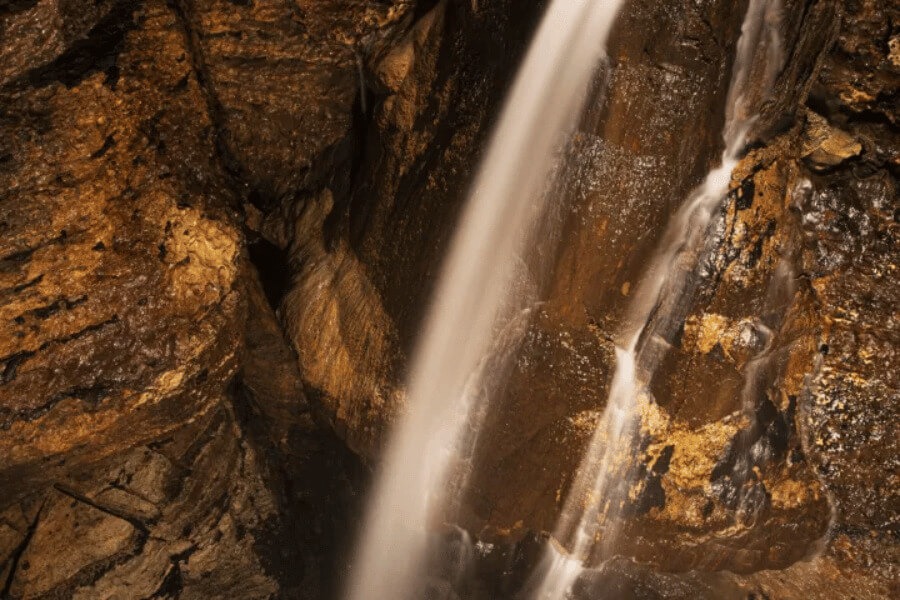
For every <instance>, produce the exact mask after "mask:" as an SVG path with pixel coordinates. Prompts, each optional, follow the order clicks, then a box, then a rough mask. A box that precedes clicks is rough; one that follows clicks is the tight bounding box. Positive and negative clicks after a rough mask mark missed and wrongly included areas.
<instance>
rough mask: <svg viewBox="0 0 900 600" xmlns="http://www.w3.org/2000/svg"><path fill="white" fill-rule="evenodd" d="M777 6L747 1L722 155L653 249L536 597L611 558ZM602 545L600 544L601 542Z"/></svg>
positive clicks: (764, 73)
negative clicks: (637, 445)
mask: <svg viewBox="0 0 900 600" xmlns="http://www.w3.org/2000/svg"><path fill="white" fill-rule="evenodd" d="M779 8H780V7H779V5H778V0H750V4H749V6H748V9H747V13H746V16H745V18H744V23H743V26H742V28H741V36H740V40H739V41H738V47H737V53H736V57H735V62H734V67H733V72H732V78H731V82H730V87H729V91H728V98H727V103H726V111H727V112H726V124H725V128H724V132H723V137H724V141H725V150H724V152H723V154H722V157H721V161H720V165H719V166H718V167H716V168H714V169H713V170H711V171H710V172H709V173H708V175H707V176H706V178H705V180H704V181H703V183H702V184H701V185H700V186H699V187H698V188H697V189H695V190H694V191H693V192H692V193H691V195H690V196H689V198H688V200H687V201H686V202H685V203H684V205H683V206H682V207H681V208H680V209H679V211H678V212H677V213H676V215H675V216H674V218H673V219H672V221H671V222H670V223H669V224H668V226H667V228H666V232H665V233H664V235H663V238H662V240H661V243H660V245H659V249H658V250H657V252H656V254H655V257H654V259H653V260H652V262H651V264H650V265H649V268H648V269H647V272H646V275H645V276H644V277H643V279H642V281H641V282H640V284H639V286H638V289H637V290H636V293H635V295H634V296H633V300H632V302H631V305H630V306H629V309H628V314H627V317H626V327H625V331H624V335H622V338H621V339H624V340H625V343H624V344H621V345H618V346H617V347H616V371H615V374H614V376H613V379H612V383H611V385H610V391H609V396H608V400H607V405H606V408H605V410H604V414H603V416H602V418H601V421H600V423H599V425H598V427H597V429H596V430H595V432H594V434H593V437H592V439H591V442H590V444H589V446H588V447H587V449H586V452H585V454H584V457H583V459H582V462H581V465H580V467H579V470H578V473H577V475H576V479H575V481H574V483H573V486H572V488H571V489H570V491H569V494H568V496H567V498H566V503H565V506H564V509H563V511H562V513H561V514H560V516H559V518H558V520H557V525H556V527H555V531H554V538H555V540H559V543H561V544H565V548H564V549H563V548H561V547H557V546H556V545H555V544H554V545H551V546H550V547H549V548H548V550H547V555H546V556H545V559H544V562H543V564H542V565H541V566H540V567H539V569H538V571H537V572H536V573H535V574H534V576H533V577H532V580H531V581H530V582H529V584H528V585H527V586H526V589H527V594H528V595H529V596H530V597H532V598H534V600H561V599H563V598H566V597H567V596H568V595H569V594H570V592H571V589H572V586H573V585H574V583H575V582H576V581H577V579H578V578H579V576H580V575H581V574H582V573H583V572H584V569H585V567H584V564H585V561H587V560H588V559H589V558H590V559H592V561H591V562H594V563H596V562H597V561H598V560H599V561H602V560H603V559H605V558H609V557H610V556H612V555H613V554H614V543H615V538H616V522H617V508H618V504H620V503H621V500H622V498H621V497H619V496H618V493H617V491H616V490H618V489H622V486H621V485H619V484H620V483H621V481H620V480H621V479H622V478H623V477H625V471H626V469H627V468H628V466H629V465H630V464H631V459H632V457H633V452H634V442H635V437H636V433H637V426H638V424H639V418H640V410H641V406H642V405H646V404H647V403H648V402H651V401H652V399H651V398H650V392H649V390H648V389H647V387H646V386H647V383H648V382H649V381H650V378H651V376H652V374H653V372H654V370H655V369H656V367H657V365H658V364H659V362H660V360H661V359H662V357H663V356H664V353H665V352H666V351H667V349H668V344H667V343H666V341H665V340H666V339H667V338H669V337H670V336H669V335H667V334H668V333H670V332H671V329H672V328H674V327H677V326H678V324H679V323H680V322H681V321H683V319H684V317H685V316H686V313H687V311H688V310H689V306H690V302H691V300H692V298H693V295H694V294H693V293H694V291H695V290H696V287H697V284H698V281H697V280H698V277H696V276H695V274H694V269H695V267H696V265H697V264H698V262H699V261H698V258H699V257H700V256H701V255H702V253H703V248H704V245H705V241H706V237H707V231H708V229H709V224H710V220H711V218H712V216H713V214H715V212H716V209H717V208H718V207H719V206H720V204H721V203H722V201H723V200H724V199H725V197H726V195H727V193H728V189H729V183H730V180H731V172H732V170H733V169H734V168H735V166H736V165H737V163H738V160H739V158H740V153H741V152H742V151H743V149H744V147H745V145H746V142H747V134H748V131H749V129H750V127H751V126H752V125H753V122H754V120H755V116H754V111H755V110H757V109H758V108H759V106H760V103H761V101H762V99H763V98H764V96H765V95H766V94H767V93H768V92H769V91H771V87H772V84H773V82H774V79H775V75H776V74H777V72H778V69H779V68H780V66H781V64H782V60H783V59H782V52H781V47H780V42H779V40H780V38H779V34H778V26H779ZM598 540H599V543H598Z"/></svg>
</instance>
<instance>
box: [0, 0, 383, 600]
mask: <svg viewBox="0 0 900 600" xmlns="http://www.w3.org/2000/svg"><path fill="white" fill-rule="evenodd" d="M292 6H294V5H293V4H288V3H281V4H278V3H274V4H272V5H271V6H270V7H268V11H266V10H264V9H265V8H266V7H264V6H262V5H261V3H256V7H257V9H259V10H260V11H262V15H261V16H252V15H247V14H235V13H233V12H232V9H231V7H232V5H231V4H229V5H228V6H223V7H219V8H220V9H221V10H220V11H219V14H218V17H217V18H218V19H222V20H224V21H228V22H230V23H235V22H236V21H239V23H238V25H240V26H241V27H242V28H243V31H242V32H239V33H238V34H236V35H234V36H231V35H230V34H225V35H223V36H219V35H218V33H219V32H218V30H217V31H216V32H214V33H211V34H208V35H204V34H205V32H204V30H202V29H201V28H200V25H201V24H202V23H200V22H199V20H198V21H195V18H196V17H195V14H197V13H196V11H198V10H199V8H198V7H195V6H194V5H191V4H188V3H177V2H163V1H157V0H147V1H145V2H143V1H131V0H120V1H118V2H96V3H94V2H91V3H81V2H58V1H56V0H40V1H34V2H29V1H25V2H11V3H3V4H0V55H2V61H0V64H2V83H0V139H2V151H0V323H2V325H0V514H2V516H0V597H3V598H76V597H77V598H122V597H127V598H176V597H177V598H211V597H229V598H268V597H289V598H324V597H332V596H334V594H335V590H336V589H337V586H338V585H339V580H338V579H337V578H338V576H339V573H340V570H339V568H338V564H339V562H340V561H339V554H338V552H339V551H340V552H342V551H343V547H344V544H345V543H346V541H345V540H346V539H347V538H348V537H349V536H350V534H351V531H352V527H353V522H354V520H353V519H354V518H353V516H352V515H353V514H355V513H356V512H357V506H356V503H357V500H356V498H357V495H356V494H357V491H358V489H359V485H360V484H361V482H362V481H363V480H364V478H365V474H364V473H363V472H362V471H360V470H359V469H360V467H359V465H358V463H357V461H356V459H355V458H354V457H353V456H351V455H350V454H349V452H348V451H347V450H346V449H345V448H344V446H343V444H341V443H340V442H339V441H338V440H337V439H336V438H335V437H334V436H333V434H331V432H330V431H328V430H327V429H323V428H322V427H320V426H319V425H317V424H316V421H315V420H314V418H313V416H312V414H311V412H310V408H309V405H308V404H307V403H306V400H305V397H304V394H303V384H302V381H301V379H300V374H299V371H298V368H297V363H296V355H295V353H294V351H293V350H292V349H291V348H290V346H288V345H287V343H286V341H285V339H284V337H283V334H282V330H281V328H280V325H279V323H278V320H277V318H276V317H275V314H274V311H273V308H272V306H271V304H270V299H272V298H277V290H278V286H277V281H275V282H274V283H273V281H271V280H270V279H269V278H266V279H265V282H264V284H262V283H261V282H260V281H259V277H258V276H257V274H256V272H255V271H256V269H255V268H254V266H253V265H251V263H250V261H249V260H248V259H249V258H250V257H251V256H252V257H253V258H254V259H257V260H260V258H259V257H260V255H262V256H263V257H269V256H273V257H274V258H275V260H278V259H279V256H280V255H279V254H278V251H277V249H275V250H272V248H271V247H270V246H266V245H262V246H261V248H262V254H261V253H260V251H259V249H258V246H250V247H249V248H248V240H250V241H255V240H258V236H256V237H255V234H254V233H253V232H252V231H250V230H247V229H246V228H245V226H244V220H245V214H244V212H243V211H242V210H241V207H242V204H243V203H247V205H248V206H252V202H258V203H260V204H262V202H261V201H260V200H258V199H259V198H268V197H270V196H269V195H267V194H270V191H269V190H271V189H273V188H272V186H274V185H275V184H271V185H270V186H269V187H268V188H265V189H263V188H264V186H263V185H262V184H260V183H259V181H277V180H279V177H281V176H282V175H283V174H284V173H288V172H293V171H294V167H295V166H296V165H297V164H309V163H311V161H312V160H313V159H314V158H315V156H314V155H317V154H319V153H325V152H326V151H325V150H323V146H324V145H326V144H327V143H331V140H333V139H334V138H336V137H340V135H342V133H341V132H338V133H337V134H329V135H330V137H329V136H328V135H325V134H319V135H311V134H309V131H310V130H312V129H315V128H316V127H318V129H319V130H322V131H324V130H326V129H327V128H328V123H327V122H323V123H319V124H318V125H316V127H313V126H310V125H308V123H306V122H305V121H303V122H301V121H302V120H300V121H296V122H294V124H293V126H292V128H284V127H283V124H284V123H283V118H282V117H281V116H280V115H279V114H273V113H271V112H270V113H264V114H261V117H263V119H262V121H263V122H267V123H270V125H271V129H272V130H273V131H278V132H283V134H284V135H285V136H286V138H288V139H292V140H293V141H292V145H291V147H286V145H285V144H284V142H283V140H280V141H271V142H266V144H265V147H272V148H278V149H280V150H283V152H284V156H289V157H290V158H291V159H292V160H294V161H295V163H291V164H284V163H283V162H281V163H280V162H277V161H276V160H275V159H274V158H272V157H262V158H260V159H259V160H257V161H256V162H254V161H253V160H249V159H247V160H245V161H244V162H245V163H246V165H243V163H240V162H238V158H240V157H237V158H236V157H235V155H237V154H238V153H237V150H231V149H230V148H231V147H232V146H234V144H240V143H242V139H241V137H240V135H241V132H240V131H238V132H236V133H235V132H233V131H232V130H231V129H229V127H228V125H229V123H228V122H227V121H226V119H227V118H228V116H229V115H231V114H233V112H236V111H238V110H239V108H240V107H237V108H232V113H230V112H227V111H225V109H223V108H222V106H229V102H228V101H229V98H228V97H227V94H226V93H225V92H223V91H221V90H223V89H225V88H227V86H226V84H225V83H224V82H219V83H218V87H217V88H215V89H214V88H213V87H212V85H211V81H213V79H214V78H213V77H212V75H213V74H217V73H219V72H220V71H217V70H216V69H215V65H216V55H215V52H214V48H207V47H200V46H201V43H202V42H204V41H205V42H207V45H209V40H210V39H212V40H215V39H220V38H224V39H230V40H235V39H241V38H242V37H244V36H246V37H248V38H251V39H252V38H258V39H273V38H278V39H280V40H281V44H282V45H283V46H290V47H291V48H292V49H297V48H298V47H299V46H301V45H302V44H298V40H299V41H302V40H306V41H305V44H306V52H307V53H308V54H309V53H313V54H314V52H313V51H314V50H315V49H316V48H318V43H317V42H316V41H315V40H312V41H311V38H309V37H308V36H307V37H305V38H304V37H303V36H304V35H305V34H303V33H302V31H303V27H304V26H303V24H302V23H301V24H300V25H298V24H297V23H296V22H293V21H291V22H292V23H294V27H295V29H294V30H292V31H288V32H285V31H284V30H283V28H282V29H279V30H276V31H275V33H273V34H271V35H270V34H269V33H267V26H269V25H271V22H277V21H278V20H279V19H280V17H281V16H284V15H288V16H289V15H291V14H292V11H296V7H295V6H294V7H293V8H292ZM380 8H381V7H380V6H379V7H376V9H380ZM338 9H339V7H338V8H336V9H335V10H338ZM353 9H354V10H363V11H365V10H367V8H366V7H365V6H362V5H357V6H355V7H353ZM234 10H237V9H234ZM376 12H377V11H376ZM266 16H268V18H269V21H270V23H269V24H268V25H267V22H266V19H265V18H264V17H266ZM301 16H302V15H301ZM226 17H228V18H226ZM316 18H325V17H324V16H320V17H316ZM345 18H346V19H348V20H349V22H351V23H357V22H360V19H357V18H356V17H352V18H350V17H349V16H347V15H345ZM229 19H230V20H229ZM310 19H311V20H312V21H314V20H315V19H314V18H312V17H310ZM212 20H213V21H216V14H215V13H213V18H212ZM301 20H302V19H301ZM378 22H379V23H381V22H382V21H378ZM195 27H197V29H195ZM216 27H217V28H218V29H221V27H222V26H220V25H216ZM236 27H238V26H236ZM238 28H240V27H238ZM279 36H280V37H279ZM301 50H302V49H301ZM269 54H275V51H274V50H273V49H272V48H263V49H262V50H260V49H259V48H258V47H256V46H250V44H249V42H248V47H247V48H245V52H244V54H241V53H240V52H236V53H235V55H234V56H229V55H226V56H224V57H221V58H219V59H218V60H219V61H220V63H221V64H223V65H227V66H228V67H229V68H237V66H240V65H241V64H243V65H244V67H246V68H247V69H248V70H251V69H256V70H258V69H259V64H260V61H261V60H262V62H265V61H267V60H270V58H269V57H268V55H269ZM271 61H272V62H273V63H274V64H275V65H276V67H275V68H276V70H278V69H281V71H282V75H283V77H284V78H286V79H297V78H299V79H301V80H302V79H303V77H301V74H305V73H308V72H310V69H308V66H307V64H306V63H305V62H303V61H300V60H294V59H291V58H289V59H288V60H285V61H278V60H277V57H274V56H273V57H271ZM292 73H293V75H294V76H296V77H292V76H291V74H292ZM237 83H238V84H240V85H246V86H247V92H248V93H247V94H244V95H243V96H242V98H244V99H249V92H250V91H253V87H252V85H251V84H252V82H248V81H243V80H242V79H240V78H238V79H237ZM238 91H239V90H238ZM259 93H260V94H263V93H265V94H269V95H270V96H271V97H273V98H278V97H279V94H278V90H277V89H276V90H271V89H269V90H261V91H259ZM216 94H221V96H222V99H220V98H219V97H218V96H216ZM304 94H306V95H304ZM232 95H233V96H236V95H240V94H239V93H238V92H235V91H233V90H232ZM350 95H351V96H352V93H351V94H350ZM251 100H252V102H251V103H248V104H246V105H244V107H245V108H246V109H247V110H251V109H252V107H253V106H256V104H257V103H258V102H259V98H257V99H255V100H253V99H251ZM336 101H337V100H336V99H333V98H329V97H326V96H323V95H322V94H321V90H316V89H313V88H312V87H302V86H301V88H300V91H299V92H298V93H297V95H296V96H295V97H293V98H291V99H290V100H289V104H290V106H291V107H293V109H294V110H295V111H297V112H298V113H303V114H304V115H307V114H312V115H313V117H305V118H312V119H313V120H314V121H315V119H317V118H318V119H320V120H321V118H322V117H321V115H322V114H325V113H329V111H330V110H331V109H330V106H331V105H332V103H333V102H336ZM317 103H318V104H317ZM271 106H272V110H273V111H276V112H277V109H278V105H276V104H272V105H271ZM316 106H319V107H320V110H318V111H316V110H312V113H310V110H311V109H315V107H316ZM279 119H281V120H279ZM256 131H257V132H259V131H261V130H260V128H257V129H256ZM341 131H342V130H341ZM244 133H246V132H244ZM234 140H237V141H236V142H235V141H234ZM323 140H325V141H323ZM229 144H231V146H229ZM235 147H236V146H235ZM241 148H242V149H243V150H244V151H245V152H248V153H250V154H251V155H252V154H253V153H252V150H253V148H247V147H246V146H242V147H241ZM304 152H305V154H304ZM282 158H283V157H282ZM253 174H255V176H256V179H253V178H252V177H251V175H253ZM277 185H280V186H281V187H282V189H293V187H296V186H300V185H301V183H299V182H298V181H295V180H294V179H290V178H287V179H284V181H281V182H280V183H277ZM260 190H263V191H260ZM248 236H249V237H248ZM266 252H268V254H266ZM263 262H266V261H263ZM263 266H264V267H266V268H265V269H263V271H266V272H270V271H271V270H272V269H269V267H274V268H275V270H276V272H277V269H278V268H283V267H284V263H283V261H282V262H279V263H278V264H277V265H269V264H264V265H263ZM273 286H274V287H273ZM273 290H274V291H273ZM266 292H268V296H267V294H266Z"/></svg>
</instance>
